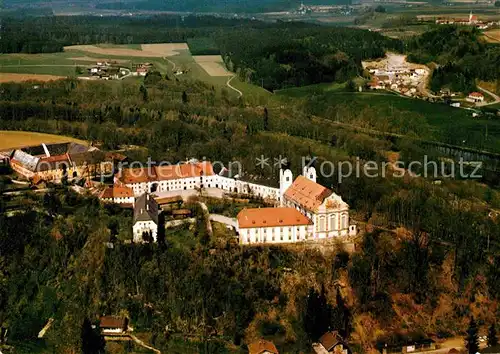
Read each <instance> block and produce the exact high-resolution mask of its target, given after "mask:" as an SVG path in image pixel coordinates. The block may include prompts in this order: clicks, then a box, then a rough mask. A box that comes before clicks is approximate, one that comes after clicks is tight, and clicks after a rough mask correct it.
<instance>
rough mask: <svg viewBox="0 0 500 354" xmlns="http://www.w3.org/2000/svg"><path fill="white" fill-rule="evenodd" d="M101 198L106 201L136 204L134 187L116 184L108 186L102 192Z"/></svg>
mask: <svg viewBox="0 0 500 354" xmlns="http://www.w3.org/2000/svg"><path fill="white" fill-rule="evenodd" d="M99 199H100V200H102V201H103V202H106V203H116V204H129V205H134V201H135V198H134V191H133V190H132V188H129V187H126V186H121V185H114V186H112V187H106V189H104V190H103V191H102V192H101V194H100V195H99Z"/></svg>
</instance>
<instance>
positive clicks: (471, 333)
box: [465, 317, 479, 354]
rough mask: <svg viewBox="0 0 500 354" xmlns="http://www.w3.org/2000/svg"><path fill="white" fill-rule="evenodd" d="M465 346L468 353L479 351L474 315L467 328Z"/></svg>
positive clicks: (474, 353)
mask: <svg viewBox="0 0 500 354" xmlns="http://www.w3.org/2000/svg"><path fill="white" fill-rule="evenodd" d="M465 348H466V349H467V352H468V353H469V354H476V353H477V352H478V351H479V338H478V329H477V324H476V321H475V320H474V317H471V319H470V323H469V328H468V329H467V336H466V337H465Z"/></svg>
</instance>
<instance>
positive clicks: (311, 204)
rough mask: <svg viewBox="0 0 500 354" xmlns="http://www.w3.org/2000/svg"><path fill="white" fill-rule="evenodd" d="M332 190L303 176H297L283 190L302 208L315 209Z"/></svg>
mask: <svg viewBox="0 0 500 354" xmlns="http://www.w3.org/2000/svg"><path fill="white" fill-rule="evenodd" d="M332 193H333V192H332V191H331V190H330V189H328V188H326V187H323V186H322V185H321V184H318V183H316V182H313V181H311V180H310V179H307V178H305V177H304V176H298V177H297V178H296V179H295V181H293V183H292V185H291V186H290V187H289V188H288V189H287V190H286V191H285V197H286V198H287V199H289V200H291V201H293V202H295V203H297V204H299V205H300V206H302V207H303V208H304V209H307V210H310V211H316V209H317V208H318V207H319V206H320V205H321V204H322V203H323V201H324V200H325V198H327V197H329V196H330V195H332Z"/></svg>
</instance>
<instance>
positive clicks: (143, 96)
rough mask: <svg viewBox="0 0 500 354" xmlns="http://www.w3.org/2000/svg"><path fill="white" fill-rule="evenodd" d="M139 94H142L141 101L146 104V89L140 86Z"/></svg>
mask: <svg viewBox="0 0 500 354" xmlns="http://www.w3.org/2000/svg"><path fill="white" fill-rule="evenodd" d="M139 92H140V93H142V100H143V101H144V102H147V101H148V89H147V88H146V86H144V85H141V87H140V89H139Z"/></svg>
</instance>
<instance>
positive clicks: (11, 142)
mask: <svg viewBox="0 0 500 354" xmlns="http://www.w3.org/2000/svg"><path fill="white" fill-rule="evenodd" d="M68 141H73V142H77V143H80V144H87V143H86V142H85V141H83V140H78V139H75V138H71V137H67V136H61V135H53V134H44V133H35V132H26V131H8V130H0V150H7V149H13V148H17V147H23V146H30V145H37V144H41V143H63V142H68Z"/></svg>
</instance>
